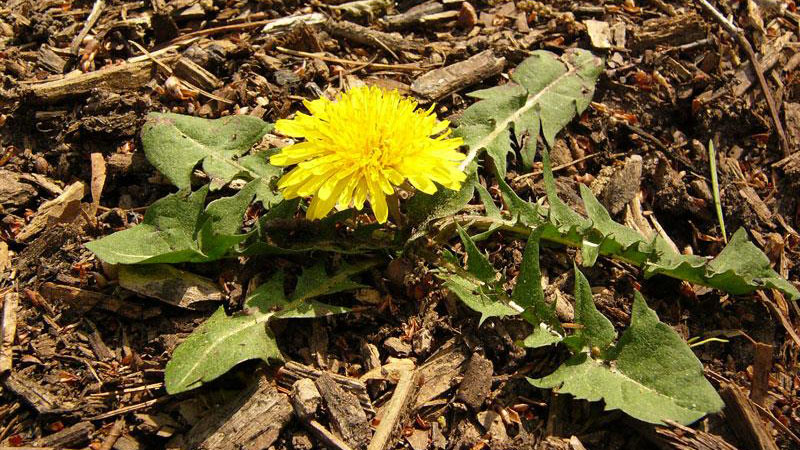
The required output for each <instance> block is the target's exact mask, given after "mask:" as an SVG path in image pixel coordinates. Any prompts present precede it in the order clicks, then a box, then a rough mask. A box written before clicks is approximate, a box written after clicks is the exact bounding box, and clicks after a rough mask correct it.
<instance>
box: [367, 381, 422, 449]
mask: <svg viewBox="0 0 800 450" xmlns="http://www.w3.org/2000/svg"><path fill="white" fill-rule="evenodd" d="M417 392H419V374H418V373H417V371H416V370H410V371H406V372H404V373H403V374H402V375H400V380H399V381H398V382H397V387H395V389H394V393H393V394H392V398H391V399H390V400H389V404H388V405H387V406H386V408H385V409H384V412H383V417H382V418H381V422H380V424H379V425H378V428H377V429H376V430H375V435H374V436H373V437H372V441H371V442H370V443H369V447H367V450H388V449H391V448H394V447H393V444H394V443H395V442H396V441H397V439H398V438H399V437H400V436H399V435H400V431H402V430H403V425H404V423H405V421H406V419H408V416H409V415H410V414H411V413H412V411H413V410H412V408H413V406H414V404H415V403H416V396H417Z"/></svg>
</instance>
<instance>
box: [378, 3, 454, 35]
mask: <svg viewBox="0 0 800 450" xmlns="http://www.w3.org/2000/svg"><path fill="white" fill-rule="evenodd" d="M442 11H444V5H442V3H441V2H439V1H438V0H433V1H429V2H425V3H422V4H420V5H416V6H414V7H412V8H410V9H409V10H408V11H405V12H403V13H400V14H395V15H393V16H386V17H384V18H383V20H382V22H383V23H384V24H385V26H386V28H388V29H390V30H396V29H400V28H404V27H407V26H411V25H414V24H416V23H417V22H419V20H420V19H421V18H423V17H425V16H427V15H430V14H436V13H439V12H442Z"/></svg>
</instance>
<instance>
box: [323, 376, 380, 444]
mask: <svg viewBox="0 0 800 450" xmlns="http://www.w3.org/2000/svg"><path fill="white" fill-rule="evenodd" d="M314 383H315V384H316V385H317V389H319V393H320V394H322V399H323V400H324V402H325V407H326V408H327V410H328V418H329V420H330V423H331V429H332V430H333V432H334V433H336V434H338V435H339V436H340V437H341V438H342V440H343V441H344V442H346V443H347V445H349V446H350V447H352V448H354V449H363V448H365V447H366V446H367V444H368V443H369V440H370V436H371V434H372V433H371V432H370V428H369V422H367V414H366V413H365V412H364V410H363V409H362V408H361V405H360V404H359V401H358V397H356V396H355V395H353V394H351V393H349V392H347V391H345V390H344V389H342V387H341V386H339V384H338V383H336V381H334V380H333V378H331V377H330V376H329V375H328V374H327V373H323V374H322V375H321V376H319V377H318V378H317V379H316V380H314Z"/></svg>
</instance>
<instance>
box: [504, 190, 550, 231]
mask: <svg viewBox="0 0 800 450" xmlns="http://www.w3.org/2000/svg"><path fill="white" fill-rule="evenodd" d="M497 184H498V186H499V187H500V194H501V195H502V196H503V201H504V202H505V204H506V206H507V207H508V211H509V212H510V213H511V220H512V221H513V222H518V223H520V224H522V225H525V226H527V227H530V228H531V229H533V228H536V227H539V226H542V225H545V224H546V223H547V222H546V220H547V210H546V209H544V208H543V207H542V206H540V205H537V204H536V203H530V202H526V201H525V200H523V199H521V198H520V197H519V196H518V195H517V193H516V192H514V190H513V189H511V186H509V185H508V183H506V182H505V180H503V179H502V178H498V179H497Z"/></svg>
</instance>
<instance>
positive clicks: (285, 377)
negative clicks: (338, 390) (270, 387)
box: [277, 361, 375, 416]
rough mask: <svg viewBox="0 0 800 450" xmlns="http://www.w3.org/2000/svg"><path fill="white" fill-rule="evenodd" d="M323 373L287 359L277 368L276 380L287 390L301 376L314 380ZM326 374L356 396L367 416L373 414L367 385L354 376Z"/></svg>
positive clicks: (373, 410)
mask: <svg viewBox="0 0 800 450" xmlns="http://www.w3.org/2000/svg"><path fill="white" fill-rule="evenodd" d="M323 373H325V372H323V371H321V370H317V369H315V368H313V367H309V366H306V365H303V364H300V363H298V362H295V361H289V362H287V363H286V364H285V365H284V366H283V367H281V368H280V369H278V379H277V381H278V385H279V386H281V387H282V388H284V389H286V390H287V391H288V390H291V389H292V385H293V384H294V383H295V382H296V381H297V380H299V379H301V378H310V379H312V380H316V379H317V378H319V377H320V376H321V375H322V374H323ZM328 376H329V377H331V378H332V379H333V380H334V381H336V382H337V383H338V384H339V386H341V387H342V389H344V390H345V391H347V392H350V393H351V394H353V395H355V396H356V397H358V401H359V403H361V408H362V409H363V410H364V411H365V412H366V413H367V414H368V415H369V416H374V415H375V409H374V408H373V407H372V400H370V398H369V394H368V393H367V386H366V385H365V384H364V383H363V382H362V381H360V380H357V379H355V378H350V377H345V376H342V375H337V374H335V373H329V374H328Z"/></svg>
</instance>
